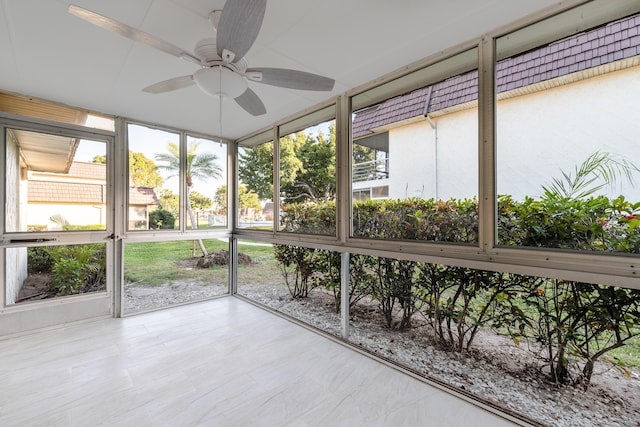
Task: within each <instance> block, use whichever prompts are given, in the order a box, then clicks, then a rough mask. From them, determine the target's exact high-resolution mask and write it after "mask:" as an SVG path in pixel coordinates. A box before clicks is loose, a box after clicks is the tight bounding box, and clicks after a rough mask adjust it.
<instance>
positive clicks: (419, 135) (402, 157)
mask: <svg viewBox="0 0 640 427" xmlns="http://www.w3.org/2000/svg"><path fill="white" fill-rule="evenodd" d="M432 122H433V124H434V127H432V126H431V124H430V123H429V122H428V121H427V120H426V119H425V120H424V121H422V122H419V123H415V124H411V125H408V126H403V127H399V128H396V129H391V130H390V131H389V176H390V179H389V197H390V198H392V199H396V198H401V199H403V198H405V197H421V198H424V199H430V198H441V199H449V198H452V197H454V198H471V197H474V196H477V195H478V158H477V156H478V149H477V145H478V142H477V141H478V112H477V110H476V109H472V110H466V111H462V112H458V113H455V114H450V115H447V116H444V117H443V118H441V119H432Z"/></svg>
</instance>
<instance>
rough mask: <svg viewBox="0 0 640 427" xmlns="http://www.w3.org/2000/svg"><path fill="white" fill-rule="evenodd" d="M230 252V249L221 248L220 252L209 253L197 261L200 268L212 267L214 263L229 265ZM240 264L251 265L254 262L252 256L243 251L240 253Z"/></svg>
mask: <svg viewBox="0 0 640 427" xmlns="http://www.w3.org/2000/svg"><path fill="white" fill-rule="evenodd" d="M229 258H230V254H229V251H226V250H224V249H223V250H221V251H218V252H213V253H210V254H209V255H207V256H205V257H202V258H198V261H197V262H196V266H197V267H198V268H211V267H213V266H214V265H229ZM238 264H240V265H249V264H253V261H252V260H251V257H249V255H247V254H243V253H242V252H239V253H238Z"/></svg>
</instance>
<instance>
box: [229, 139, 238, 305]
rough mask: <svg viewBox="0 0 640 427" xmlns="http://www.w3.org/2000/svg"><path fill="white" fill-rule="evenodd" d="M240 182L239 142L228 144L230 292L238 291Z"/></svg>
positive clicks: (233, 293)
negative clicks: (237, 232)
mask: <svg viewBox="0 0 640 427" xmlns="http://www.w3.org/2000/svg"><path fill="white" fill-rule="evenodd" d="M238 188H240V185H239V182H238V143H237V142H234V143H233V145H231V144H228V145H227V229H228V230H230V231H231V234H230V235H229V239H228V244H229V247H228V250H229V256H230V261H229V280H228V284H229V294H230V295H235V294H236V293H237V292H238V240H237V238H236V237H235V235H234V233H235V230H236V229H237V227H238V213H239V209H238V208H239V206H240V201H239V193H240V192H239V190H238Z"/></svg>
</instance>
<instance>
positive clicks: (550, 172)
mask: <svg viewBox="0 0 640 427" xmlns="http://www.w3.org/2000/svg"><path fill="white" fill-rule="evenodd" d="M579 10H580V9H578V11H579ZM588 11H589V9H587V12H588ZM587 12H585V13H584V18H585V20H587V21H588V22H590V23H591V25H592V26H591V27H589V28H581V30H580V31H579V32H577V33H576V32H571V33H569V34H564V32H561V33H562V38H559V39H553V40H551V41H548V42H545V43H542V44H538V45H536V46H530V45H529V43H526V42H525V40H522V45H521V50H519V51H518V50H515V46H513V40H512V39H511V37H510V35H506V36H504V37H503V38H500V39H498V40H497V48H498V50H499V51H511V54H510V56H508V57H504V58H502V59H500V61H498V62H497V64H496V73H497V75H496V78H497V98H498V101H497V141H498V142H497V194H498V195H499V196H498V205H499V218H498V243H499V244H501V245H509V246H520V247H543V248H559V249H567V250H579V251H593V252H607V253H611V252H614V253H616V252H617V253H636V254H637V253H640V226H639V225H640V141H639V140H638V135H639V134H640V120H638V115H637V100H638V99H640V82H639V81H638V75H639V73H640V67H639V66H638V53H637V49H640V41H639V40H636V39H637V37H636V38H633V37H630V34H631V33H633V32H638V31H639V30H640V14H638V13H636V14H635V15H631V16H628V17H625V18H622V19H614V20H612V21H608V22H603V23H601V24H598V25H596V23H595V21H594V17H593V16H591V15H589V13H587ZM567 13H571V14H572V15H571V16H573V15H575V13H576V11H570V12H567ZM554 19H556V21H559V22H563V21H564V20H563V19H562V15H561V16H560V17H557V18H554ZM536 25H549V24H548V22H542V23H538V24H535V25H534V26H533V27H534V28H535V26H536ZM594 25H595V26H594ZM567 28H573V22H570V23H567ZM522 48H526V51H523V50H522ZM514 51H515V53H513V52H514Z"/></svg>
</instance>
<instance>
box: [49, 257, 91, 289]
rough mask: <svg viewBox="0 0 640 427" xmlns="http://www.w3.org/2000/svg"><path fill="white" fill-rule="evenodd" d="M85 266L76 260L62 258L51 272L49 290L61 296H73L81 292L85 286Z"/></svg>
mask: <svg viewBox="0 0 640 427" xmlns="http://www.w3.org/2000/svg"><path fill="white" fill-rule="evenodd" d="M82 268H83V265H82V263H81V262H80V261H78V260H77V259H74V258H61V259H59V260H57V261H56V263H55V264H54V266H53V269H52V271H51V281H50V282H49V289H50V290H52V291H55V292H56V293H57V294H59V295H71V294H76V293H78V292H79V291H80V288H81V287H82V286H83V284H84V274H83V272H82Z"/></svg>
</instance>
